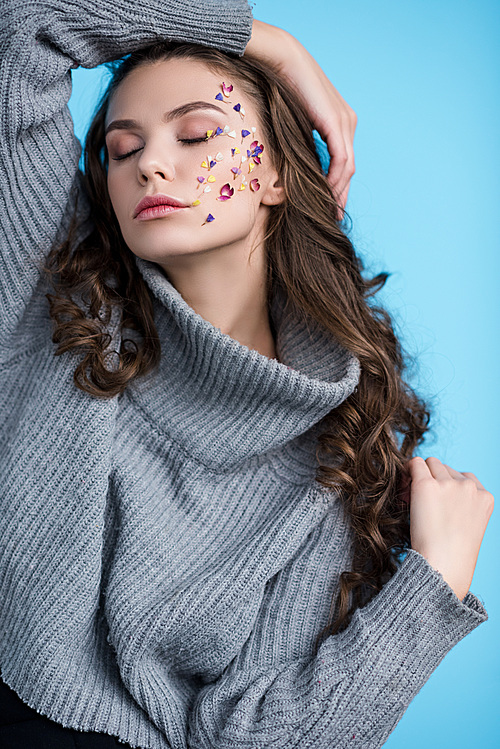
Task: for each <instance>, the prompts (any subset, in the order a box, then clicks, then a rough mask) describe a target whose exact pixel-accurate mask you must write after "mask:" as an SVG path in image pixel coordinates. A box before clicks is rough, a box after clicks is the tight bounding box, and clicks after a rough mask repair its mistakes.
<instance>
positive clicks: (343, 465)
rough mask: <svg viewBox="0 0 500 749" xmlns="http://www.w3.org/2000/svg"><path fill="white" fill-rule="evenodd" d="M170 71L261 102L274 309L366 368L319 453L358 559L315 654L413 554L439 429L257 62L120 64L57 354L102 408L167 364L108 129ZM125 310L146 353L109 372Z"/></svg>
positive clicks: (161, 55)
mask: <svg viewBox="0 0 500 749" xmlns="http://www.w3.org/2000/svg"><path fill="white" fill-rule="evenodd" d="M172 57H187V58H193V59H196V60H199V61H202V62H204V63H205V64H206V65H207V67H209V69H212V70H214V71H216V72H219V73H224V74H226V75H229V76H231V78H232V79H233V80H234V79H236V80H237V81H238V82H239V84H240V85H241V87H242V89H243V90H244V91H245V92H246V93H247V94H248V95H249V96H251V97H253V99H254V101H255V102H256V105H257V110H258V111H259V112H260V118H261V125H262V127H263V129H264V133H265V137H266V139H267V143H268V144H269V146H268V148H269V151H268V153H269V154H270V156H271V159H272V161H273V164H274V166H275V167H276V169H277V171H278V174H280V175H281V180H282V184H283V186H284V191H285V200H284V202H283V203H281V204H279V205H276V206H271V207H270V213H269V220H268V224H267V227H266V235H265V250H266V254H267V258H268V294H269V298H270V296H271V294H272V291H273V289H274V288H275V287H276V285H279V286H280V287H281V288H282V289H284V290H285V292H286V295H287V298H288V300H289V301H290V302H291V303H292V304H293V306H294V308H295V309H296V310H297V311H298V313H300V314H301V315H303V316H304V318H305V319H308V318H312V319H313V320H315V321H317V322H318V323H320V325H322V326H323V327H324V328H325V329H327V330H328V331H330V332H331V333H332V334H333V335H334V337H335V338H336V339H337V340H338V341H339V342H340V343H341V344H342V345H343V346H344V347H345V348H346V349H347V350H349V351H350V352H352V353H353V354H354V355H355V356H357V357H358V359H359V360H360V363H361V379H360V382H359V385H358V387H357V389H356V390H355V392H354V393H353V394H352V395H351V396H350V397H349V398H347V399H346V400H345V401H344V402H343V403H342V404H341V405H340V406H339V407H337V408H336V409H334V410H333V411H332V412H331V413H330V414H329V415H328V416H327V417H326V418H325V419H324V422H322V427H323V424H324V431H322V433H321V435H320V437H319V439H318V448H317V460H318V468H317V474H316V481H317V482H318V483H319V484H321V485H322V486H324V487H326V488H333V489H335V490H336V491H337V492H338V493H339V496H340V498H341V501H342V503H343V507H344V510H345V512H346V517H347V518H348V519H349V522H350V525H351V528H352V531H353V559H352V565H351V569H350V570H345V571H343V572H342V574H341V575H340V588H339V592H338V595H337V597H336V598H335V599H334V600H333V601H332V607H331V611H330V620H329V623H328V625H327V627H325V628H324V629H323V630H322V632H321V633H320V634H319V636H318V638H317V640H316V650H317V648H318V647H319V643H320V641H321V640H322V638H323V637H326V636H328V635H330V634H335V633H337V632H340V631H342V630H343V629H345V627H346V626H347V625H348V623H349V621H350V619H351V617H352V614H353V612H354V611H355V609H356V608H358V607H362V606H364V605H366V603H368V601H369V600H371V598H373V596H374V595H375V594H376V593H377V592H378V591H379V590H380V589H381V588H382V586H383V585H384V584H385V582H386V581H387V580H388V579H389V578H390V577H391V576H392V575H393V574H394V573H395V572H396V570H397V568H398V561H399V557H400V555H401V554H402V553H404V551H405V550H406V549H408V548H409V546H410V528H409V514H408V506H407V504H406V503H405V502H404V501H402V492H401V480H402V477H403V476H404V465H405V463H406V462H407V460H408V459H409V458H410V457H411V456H412V454H413V451H414V449H415V447H416V446H417V445H418V444H419V442H421V441H422V438H423V435H424V433H425V431H426V430H427V428H428V421H429V413H428V411H427V408H426V406H425V404H424V403H423V402H422V401H421V400H420V399H419V398H418V397H417V395H416V394H415V393H414V391H413V390H412V388H411V387H410V386H409V385H408V384H407V383H406V382H405V381H404V379H403V371H404V368H405V357H404V354H403V351H402V348H401V344H400V342H399V340H398V338H397V336H396V334H395V332H394V328H393V324H392V321H391V318H390V316H389V314H388V313H387V311H385V310H384V309H382V308H380V307H377V306H375V305H374V303H373V295H374V294H375V293H376V292H377V291H378V290H379V289H380V288H381V287H382V286H383V285H384V283H385V281H386V278H387V274H384V273H380V274H378V275H376V276H374V277H372V278H366V277H363V275H362V272H363V270H364V268H363V264H362V262H361V260H360V259H359V258H358V257H357V255H356V253H355V251H354V248H353V245H352V243H351V241H350V240H349V238H348V236H347V232H346V231H344V230H343V228H342V227H343V225H345V220H346V214H344V213H343V212H342V209H341V208H340V206H339V205H338V203H337V201H336V200H335V197H334V196H333V195H332V191H331V188H330V186H329V184H328V182H327V179H326V177H325V175H324V174H323V172H322V170H321V167H320V162H319V158H318V155H317V153H316V149H315V145H314V140H313V135H312V129H311V123H310V121H309V118H308V116H307V113H306V111H305V109H304V106H303V104H302V102H301V101H300V100H299V98H298V96H297V94H296V93H295V92H294V90H293V89H292V88H291V87H290V86H289V85H288V84H287V82H286V81H285V80H284V79H283V77H282V76H281V75H280V74H279V72H278V71H275V70H274V69H273V68H272V67H269V66H268V65H263V64H262V63H260V62H259V61H257V60H255V59H251V58H247V57H243V58H235V57H232V56H230V55H228V54H225V53H223V52H219V51H217V50H214V49H209V48H207V47H202V46H199V45H194V44H172V43H159V44H157V45H154V46H153V47H150V48H148V49H146V50H140V51H138V52H134V53H132V54H131V55H129V56H128V57H126V58H125V59H124V60H121V61H115V62H114V63H109V64H108V65H110V66H111V68H112V70H113V77H112V79H111V82H110V84H109V86H108V88H107V90H106V92H105V93H104V95H103V97H102V99H101V101H100V103H99V105H98V107H97V109H96V113H95V116H94V118H93V121H92V123H91V126H90V128H89V130H88V134H87V137H86V142H85V149H84V158H85V172H84V174H83V175H81V177H82V180H83V182H82V188H83V192H84V194H85V197H86V200H87V201H88V206H89V208H90V217H91V226H92V229H91V231H90V233H88V235H87V236H86V237H85V238H84V239H83V240H82V239H80V240H79V241H78V242H76V232H77V228H78V224H79V222H80V223H81V221H82V218H81V215H82V213H81V212H80V218H79V219H78V220H77V215H78V194H77V199H76V202H75V206H74V213H73V218H72V221H71V225H70V227H69V230H68V232H67V236H66V238H65V239H64V241H63V242H62V243H59V244H55V245H54V247H53V248H52V250H51V252H50V254H49V255H48V258H47V262H46V266H45V268H44V270H45V271H46V272H47V273H48V274H49V276H50V278H51V281H52V285H53V287H54V290H55V294H47V298H48V300H49V305H50V314H51V317H52V318H53V321H54V322H55V327H54V334H53V341H54V342H55V343H58V344H59V346H58V348H57V350H56V352H55V353H56V354H57V355H58V354H62V353H64V352H66V351H72V352H74V353H80V354H82V355H83V358H82V360H81V361H80V363H79V364H78V366H76V369H75V372H74V382H75V385H76V386H77V387H78V388H80V389H82V390H85V391H86V392H88V393H90V394H91V395H92V396H94V397H96V398H112V397H114V396H116V395H118V394H120V393H122V392H123V391H124V390H125V388H126V386H127V384H128V383H129V382H130V381H131V380H133V379H134V378H138V377H141V376H143V375H145V374H146V373H148V372H150V371H151V370H153V369H154V368H155V367H156V366H157V365H158V363H159V360H160V341H159V339H158V335H157V331H156V328H155V324H154V318H153V306H152V302H151V297H150V292H149V289H148V287H147V285H146V284H145V282H144V280H143V279H142V277H141V275H140V274H139V273H138V272H137V267H136V265H135V263H134V255H133V253H132V252H131V250H130V249H129V248H128V247H127V245H126V244H125V241H124V239H123V237H122V235H121V232H120V228H119V225H118V222H117V219H116V217H115V214H114V212H113V208H112V205H111V202H110V199H109V195H108V191H107V179H106V177H107V164H108V154H107V150H106V145H105V138H104V123H105V117H106V113H107V110H108V105H109V102H110V98H111V96H112V95H113V93H114V91H115V90H116V88H117V86H118V85H119V84H120V82H121V81H122V80H123V79H124V78H125V76H126V75H127V74H128V73H129V72H130V71H131V70H132V69H134V68H135V67H136V66H137V65H139V64H148V63H153V62H155V61H158V60H163V59H169V58H172ZM341 216H342V220H340V217H341ZM72 295H75V296H77V297H79V300H80V303H77V302H76V301H74V299H73V298H72ZM81 300H85V302H86V311H85V312H84V310H83V309H82V305H81ZM117 305H118V306H119V308H120V309H121V311H122V318H121V327H122V332H125V329H129V330H135V331H138V333H139V343H137V336H134V338H135V339H136V340H131V339H127V338H126V337H125V335H123V339H122V342H121V346H120V351H119V352H116V354H117V357H118V359H117V361H118V364H117V366H115V367H114V368H113V369H109V368H108V367H107V360H106V356H105V349H106V347H107V346H108V344H109V342H110V339H111V336H110V334H109V332H106V325H108V323H109V321H110V317H111V312H112V309H113V307H115V306H117Z"/></svg>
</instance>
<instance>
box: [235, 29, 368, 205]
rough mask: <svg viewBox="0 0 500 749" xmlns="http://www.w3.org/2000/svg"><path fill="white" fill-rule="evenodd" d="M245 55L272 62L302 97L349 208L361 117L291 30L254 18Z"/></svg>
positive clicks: (338, 192)
mask: <svg viewBox="0 0 500 749" xmlns="http://www.w3.org/2000/svg"><path fill="white" fill-rule="evenodd" d="M245 55H249V56H253V57H256V58H258V59H259V60H266V59H267V60H270V61H271V62H272V63H273V64H274V65H275V67H277V68H278V69H279V71H280V72H281V73H282V74H283V75H284V76H285V77H286V78H287V79H288V81H289V82H290V83H291V84H292V85H293V86H294V88H295V89H296V91H297V92H298V94H299V96H300V97H301V98H302V100H303V102H304V104H305V107H306V109H307V112H308V114H309V117H310V119H311V122H312V124H313V127H314V128H315V129H316V130H317V131H318V133H319V134H320V135H321V137H322V138H323V140H324V141H326V144H327V146H328V151H329V153H330V156H331V162H330V168H329V170H328V177H327V179H328V182H329V183H330V185H331V187H332V190H333V191H334V195H335V198H336V199H337V201H338V202H339V203H340V205H341V206H342V207H343V208H345V205H346V202H347V195H348V192H349V187H350V181H351V177H352V175H353V174H354V171H355V165H354V147H353V144H354V131H355V130H356V124H357V121H358V118H357V117H356V114H355V112H354V111H353V110H352V109H351V107H350V106H349V105H348V104H347V102H346V101H344V99H343V98H342V97H341V95H340V94H339V92H338V91H337V89H336V88H335V87H334V86H333V85H332V83H331V82H330V81H329V79H328V78H327V76H326V75H325V73H324V72H323V71H322V69H321V68H320V66H319V65H318V63H317V62H316V60H315V59H314V58H313V57H312V56H311V55H310V54H309V52H308V51H307V50H306V49H305V47H303V46H302V44H300V42H299V41H298V40H297V39H296V38H295V37H294V36H292V35H291V34H289V33H288V32H287V31H284V30H283V29H280V28H278V27H277V26H272V25H271V24H268V23H264V22H263V21H257V20H255V19H254V21H253V27H252V38H251V39H250V41H249V42H248V44H247V46H246V50H245Z"/></svg>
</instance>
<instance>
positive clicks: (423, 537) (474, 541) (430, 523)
mask: <svg viewBox="0 0 500 749" xmlns="http://www.w3.org/2000/svg"><path fill="white" fill-rule="evenodd" d="M408 470H409V474H410V478H411V485H410V536H411V547H412V549H414V550H415V551H418V552H419V553H420V554H421V555H422V556H423V557H425V559H426V560H427V561H428V562H429V564H430V565H431V566H432V567H434V569H436V570H438V571H439V572H440V573H441V574H442V576H443V578H444V579H445V581H446V582H447V583H448V585H449V586H450V587H451V588H452V590H453V591H454V592H455V594H456V595H457V596H458V598H459V599H460V600H461V601H462V600H463V599H464V597H465V596H466V595H467V593H468V591H469V588H470V585H471V582H472V577H473V575H474V570H475V567H476V562H477V557H478V554H479V548H480V546H481V543H482V540H483V536H484V533H485V531H486V526H487V525H488V521H489V519H490V517H491V513H492V512H493V506H494V499H493V495H492V494H490V492H488V491H486V489H485V488H484V486H483V485H482V484H481V482H480V481H479V480H478V479H477V478H476V477H475V476H474V474H473V473H460V472H459V471H455V470H454V469H453V468H450V467H449V466H447V465H444V464H443V463H441V461H440V460H438V459H437V458H427V460H424V459H423V458H413V459H412V460H410V461H409V463H408Z"/></svg>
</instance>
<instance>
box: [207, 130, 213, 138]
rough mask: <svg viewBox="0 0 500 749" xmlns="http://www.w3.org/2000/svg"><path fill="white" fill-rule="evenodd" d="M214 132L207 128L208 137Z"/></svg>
mask: <svg viewBox="0 0 500 749" xmlns="http://www.w3.org/2000/svg"><path fill="white" fill-rule="evenodd" d="M212 133H213V130H207V138H210V136H211V135H212Z"/></svg>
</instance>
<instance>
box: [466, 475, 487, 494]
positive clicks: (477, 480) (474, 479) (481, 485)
mask: <svg viewBox="0 0 500 749" xmlns="http://www.w3.org/2000/svg"><path fill="white" fill-rule="evenodd" d="M462 476H465V478H467V479H472V480H473V482H474V483H475V485H476V486H477V488H478V489H482V490H483V491H486V489H485V487H484V486H483V484H482V483H481V482H480V481H479V479H478V478H477V477H476V476H475V475H474V474H473V473H469V471H465V472H463V473H462Z"/></svg>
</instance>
